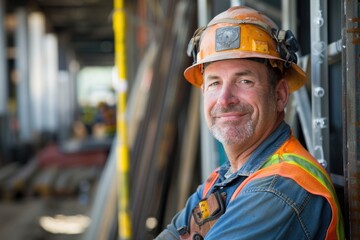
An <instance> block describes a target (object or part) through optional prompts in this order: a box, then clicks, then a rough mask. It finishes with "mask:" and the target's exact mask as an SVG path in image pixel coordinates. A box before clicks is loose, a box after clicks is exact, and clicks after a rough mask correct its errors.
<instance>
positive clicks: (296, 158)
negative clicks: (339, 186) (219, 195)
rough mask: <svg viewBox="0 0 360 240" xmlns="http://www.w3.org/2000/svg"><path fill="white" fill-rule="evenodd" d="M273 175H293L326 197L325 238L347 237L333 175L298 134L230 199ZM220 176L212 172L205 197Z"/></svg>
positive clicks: (252, 175) (302, 183)
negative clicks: (327, 222) (328, 211)
mask: <svg viewBox="0 0 360 240" xmlns="http://www.w3.org/2000/svg"><path fill="white" fill-rule="evenodd" d="M272 175H280V176H282V177H287V178H291V179H293V180H294V181H295V182H297V183H298V184H299V185H300V186H301V187H303V188H304V189H305V190H307V191H308V192H310V193H312V194H314V195H319V196H322V197H324V198H325V199H326V200H327V201H328V203H329V205H330V208H331V211H332V217H331V222H330V226H329V228H328V230H327V233H326V238H325V239H329V240H330V239H331V240H333V239H339V240H341V239H345V233H344V226H343V219H342V215H341V211H340V208H339V205H338V202H337V197H336V193H335V190H334V186H333V184H332V182H331V180H330V177H329V175H328V174H327V172H326V171H325V170H324V169H323V168H322V167H321V166H320V164H319V163H318V162H317V161H316V160H315V159H314V157H313V156H311V155H310V153H309V152H307V151H306V150H305V149H304V147H303V146H302V145H301V144H300V143H299V141H298V140H297V139H296V138H295V137H294V136H291V137H290V139H289V140H287V141H286V142H285V143H284V144H283V145H282V146H281V147H280V148H279V149H278V150H277V151H276V152H275V154H273V155H272V156H271V157H270V158H269V159H268V160H267V161H266V162H265V164H264V165H263V166H262V167H261V169H260V170H258V171H256V172H254V173H253V174H251V175H250V176H249V177H248V178H246V179H245V180H244V181H243V182H242V183H241V184H240V185H239V187H238V188H237V189H236V190H235V192H234V193H233V195H232V196H231V199H230V201H232V200H234V199H235V198H236V196H237V195H238V194H239V193H240V192H241V190H242V189H243V188H244V186H245V185H246V184H247V183H248V182H250V181H252V180H254V179H258V178H263V177H267V176H272ZM218 177H219V174H218V172H217V170H215V171H213V172H212V173H211V175H210V176H209V178H208V179H207V180H206V182H205V183H204V190H203V198H205V197H206V196H207V194H208V192H209V191H210V189H211V188H212V186H213V185H214V184H215V182H216V180H217V179H218Z"/></svg>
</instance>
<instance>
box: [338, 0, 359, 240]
mask: <svg viewBox="0 0 360 240" xmlns="http://www.w3.org/2000/svg"><path fill="white" fill-rule="evenodd" d="M343 3H344V6H343V7H344V9H343V10H344V13H343V21H342V22H343V28H342V29H343V33H342V37H343V44H344V46H345V49H344V50H343V56H342V59H343V61H342V64H343V66H342V69H343V70H342V71H343V78H342V79H343V99H344V111H343V122H344V147H343V150H344V153H343V156H344V172H345V180H346V184H345V198H346V199H345V201H346V203H347V206H346V207H347V211H346V212H347V214H348V216H345V217H346V218H347V219H346V220H345V222H349V226H348V227H349V231H350V233H349V236H348V237H349V239H360V191H359V189H360V141H359V137H360V104H359V103H360V69H359V66H360V65H359V64H360V59H359V56H360V45H359V44H360V38H359V32H360V27H359V23H360V17H359V2H358V1H355V0H352V1H348V0H346V1H345V0H344V1H343Z"/></svg>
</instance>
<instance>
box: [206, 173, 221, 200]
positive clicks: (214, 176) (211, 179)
mask: <svg viewBox="0 0 360 240" xmlns="http://www.w3.org/2000/svg"><path fill="white" fill-rule="evenodd" d="M218 170H219V168H217V169H215V170H214V171H213V172H212V173H211V174H210V176H209V177H208V179H206V181H205V183H204V189H203V194H202V198H205V197H206V195H207V194H208V192H209V191H210V189H211V187H212V186H213V185H214V184H215V182H216V180H217V179H218V178H219V173H218Z"/></svg>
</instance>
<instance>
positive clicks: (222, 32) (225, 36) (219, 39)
mask: <svg viewBox="0 0 360 240" xmlns="http://www.w3.org/2000/svg"><path fill="white" fill-rule="evenodd" d="M239 47H240V27H239V26H231V27H222V28H218V29H216V34H215V50H216V51H217V52H218V51H224V50H230V49H237V48H239Z"/></svg>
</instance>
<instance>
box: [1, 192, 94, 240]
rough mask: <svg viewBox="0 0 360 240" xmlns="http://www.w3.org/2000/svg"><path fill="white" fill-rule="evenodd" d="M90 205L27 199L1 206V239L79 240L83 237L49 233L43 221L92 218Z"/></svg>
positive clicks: (68, 200) (69, 199) (67, 199)
mask: <svg viewBox="0 0 360 240" xmlns="http://www.w3.org/2000/svg"><path fill="white" fill-rule="evenodd" d="M89 211H90V205H89V204H84V203H82V202H81V201H80V200H79V199H78V198H74V197H62V198H54V197H52V198H47V199H44V198H27V199H21V200H16V201H1V202H0V239H6V240H25V239H26V240H73V239H74V240H75V239H76V240H79V239H82V234H72V235H68V234H54V233H50V232H47V231H45V230H44V229H43V228H42V227H41V226H40V223H39V220H40V217H42V216H50V217H54V216H55V215H57V214H62V215H65V216H74V215H77V214H83V215H86V216H89V215H90V212H89Z"/></svg>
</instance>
